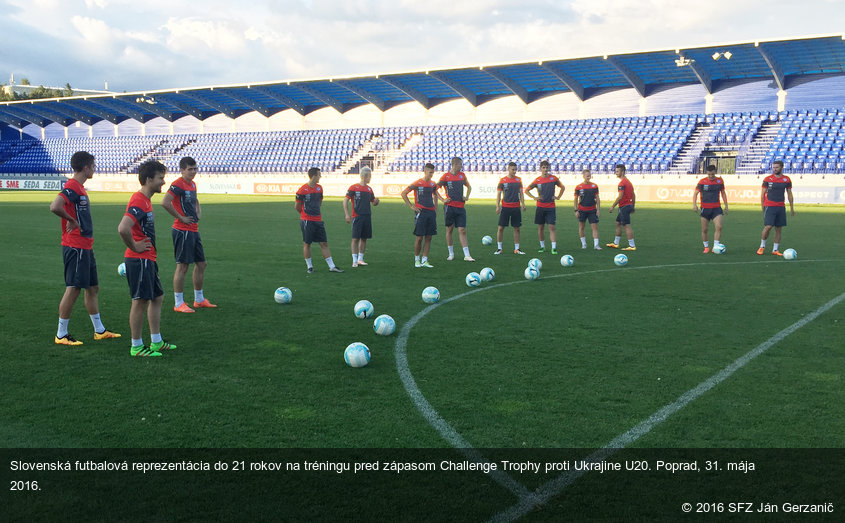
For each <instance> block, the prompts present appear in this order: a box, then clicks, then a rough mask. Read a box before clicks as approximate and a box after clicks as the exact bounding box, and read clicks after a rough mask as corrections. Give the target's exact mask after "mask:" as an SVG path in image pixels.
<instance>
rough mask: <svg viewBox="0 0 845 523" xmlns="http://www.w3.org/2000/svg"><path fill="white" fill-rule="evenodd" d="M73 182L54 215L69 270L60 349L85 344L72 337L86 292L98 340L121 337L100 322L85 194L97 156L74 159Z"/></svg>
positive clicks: (62, 194) (88, 204)
mask: <svg viewBox="0 0 845 523" xmlns="http://www.w3.org/2000/svg"><path fill="white" fill-rule="evenodd" d="M70 166H71V168H72V169H73V178H71V179H70V180H68V181H67V182H66V183H65V185H64V187H63V188H62V190H61V191H60V192H59V194H58V195H57V196H56V199H55V200H53V202H52V203H51V204H50V211H51V212H52V213H53V214H55V215H56V216H59V217H60V218H61V219H62V259H63V260H64V266H65V293H64V295H63V296H62V300H61V301H60V302H59V328H58V330H57V331H56V339H55V343H56V345H68V346H77V345H82V342H81V341H78V340H76V339H74V337H73V336H71V335H70V334H69V333H68V323H70V314H71V312H72V311H73V304H74V303H76V299H77V298H79V294H80V293H81V292H82V290H83V289H85V298H84V302H85V309H86V310H87V311H88V315H89V316H90V318H91V323H92V324H94V339H95V340H105V339H108V338H119V337H120V334H117V333H116V332H112V331H110V330H108V329H106V328H105V326H103V322H102V320H100V304H99V299H98V295H99V292H100V285H99V278H98V277H97V260H96V259H94V223H93V220H92V219H91V201H90V200H89V199H88V193H87V192H86V191H85V187H83V185H85V182H86V181H88V180H90V179H91V178H93V177H94V170H95V169H96V163H95V161H94V156H92V155H91V154H90V153H87V152H85V151H78V152H76V153H74V154H73V156H71V157H70Z"/></svg>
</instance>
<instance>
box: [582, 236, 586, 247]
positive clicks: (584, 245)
mask: <svg viewBox="0 0 845 523" xmlns="http://www.w3.org/2000/svg"><path fill="white" fill-rule="evenodd" d="M581 247H587V238H585V237H583V236H581Z"/></svg>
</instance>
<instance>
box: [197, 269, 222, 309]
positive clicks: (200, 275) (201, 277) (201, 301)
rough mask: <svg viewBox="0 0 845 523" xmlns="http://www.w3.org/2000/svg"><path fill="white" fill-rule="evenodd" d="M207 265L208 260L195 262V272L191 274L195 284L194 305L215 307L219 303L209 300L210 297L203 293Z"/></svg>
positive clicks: (208, 307) (207, 307)
mask: <svg viewBox="0 0 845 523" xmlns="http://www.w3.org/2000/svg"><path fill="white" fill-rule="evenodd" d="M207 267H208V262H206V261H205V260H203V261H195V262H194V272H193V274H192V275H191V280H192V281H193V284H194V307H203V308H206V309H214V308H216V307H217V305H214V304H213V303H211V302H210V301H208V298H206V297H205V295H204V294H203V289H204V287H203V284H204V283H205V269H206V268H207Z"/></svg>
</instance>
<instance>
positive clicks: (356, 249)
mask: <svg viewBox="0 0 845 523" xmlns="http://www.w3.org/2000/svg"><path fill="white" fill-rule="evenodd" d="M372 174H373V171H372V169H370V168H369V167H362V168H361V183H356V184H354V185H352V186H350V187H349V189H348V190H347V191H346V198H344V199H343V214H344V215H346V223H350V222H351V223H352V243H351V244H350V246H349V248H350V250H351V251H352V267H358V266H359V265H362V266H365V267H366V266H367V263H366V262H365V261H364V252H366V250H367V240H368V239H370V238H372V237H373V220H372V209H371V207H370V205H371V204H372V205H373V206H376V205H378V202H379V199H378V198H376V196H375V194H373V188H372V187H370V185H369V183H370V178H371V177H372ZM350 201H351V202H352V216H350V215H349V202H350Z"/></svg>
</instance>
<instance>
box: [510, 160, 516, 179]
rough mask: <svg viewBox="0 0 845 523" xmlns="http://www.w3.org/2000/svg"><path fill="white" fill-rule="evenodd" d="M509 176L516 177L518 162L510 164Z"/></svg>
mask: <svg viewBox="0 0 845 523" xmlns="http://www.w3.org/2000/svg"><path fill="white" fill-rule="evenodd" d="M508 176H511V177H513V176H516V162H508Z"/></svg>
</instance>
